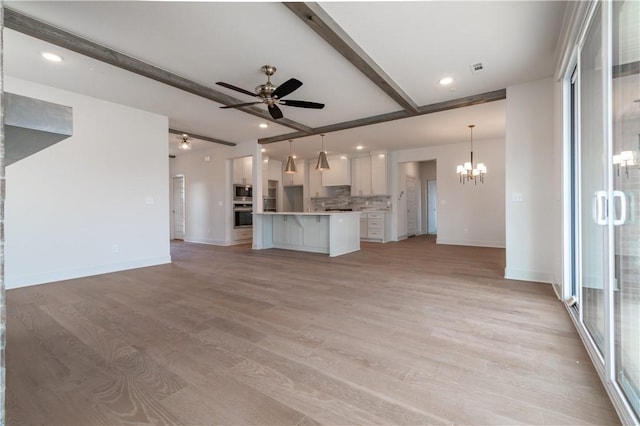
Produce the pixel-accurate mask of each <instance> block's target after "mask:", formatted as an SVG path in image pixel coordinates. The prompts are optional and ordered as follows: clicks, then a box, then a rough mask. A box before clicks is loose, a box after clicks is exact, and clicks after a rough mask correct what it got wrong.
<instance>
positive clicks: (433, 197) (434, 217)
mask: <svg viewBox="0 0 640 426" xmlns="http://www.w3.org/2000/svg"><path fill="white" fill-rule="evenodd" d="M437 191H438V183H437V181H436V180H435V179H429V180H427V206H426V208H427V233H428V234H431V235H435V234H437V233H438V202H437V200H438V197H437Z"/></svg>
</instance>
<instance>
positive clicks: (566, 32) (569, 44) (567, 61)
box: [554, 0, 595, 81]
mask: <svg viewBox="0 0 640 426" xmlns="http://www.w3.org/2000/svg"><path fill="white" fill-rule="evenodd" d="M594 3H595V1H592V0H589V1H578V2H569V3H568V4H567V8H566V10H565V15H564V18H563V20H562V33H561V34H560V37H558V44H557V45H556V53H555V61H554V63H555V64H556V70H555V75H556V79H557V80H558V81H560V80H562V79H563V78H564V76H565V75H566V73H567V70H568V69H569V68H571V63H572V62H575V55H576V49H575V48H576V46H577V45H578V44H579V43H580V41H581V39H580V36H581V34H583V33H584V27H585V23H586V22H587V18H589V15H590V11H591V8H592V6H593V4H594Z"/></svg>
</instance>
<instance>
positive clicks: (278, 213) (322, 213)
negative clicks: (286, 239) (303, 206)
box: [254, 212, 362, 216]
mask: <svg viewBox="0 0 640 426" xmlns="http://www.w3.org/2000/svg"><path fill="white" fill-rule="evenodd" d="M360 213H362V212H262V213H257V212H256V213H254V214H265V215H287V216H331V215H336V214H360Z"/></svg>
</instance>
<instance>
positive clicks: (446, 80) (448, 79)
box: [440, 77, 453, 86]
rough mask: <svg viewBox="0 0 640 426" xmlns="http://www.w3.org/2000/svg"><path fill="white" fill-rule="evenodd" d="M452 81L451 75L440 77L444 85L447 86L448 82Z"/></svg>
mask: <svg viewBox="0 0 640 426" xmlns="http://www.w3.org/2000/svg"><path fill="white" fill-rule="evenodd" d="M451 83H453V78H451V77H444V78H442V79H440V84H441V85H443V86H446V85H447V84H451Z"/></svg>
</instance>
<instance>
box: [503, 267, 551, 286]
mask: <svg viewBox="0 0 640 426" xmlns="http://www.w3.org/2000/svg"><path fill="white" fill-rule="evenodd" d="M504 278H505V279H507V280H518V281H535V282H539V283H545V284H551V283H552V282H553V273H551V272H542V271H527V270H524V269H513V268H504Z"/></svg>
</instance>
